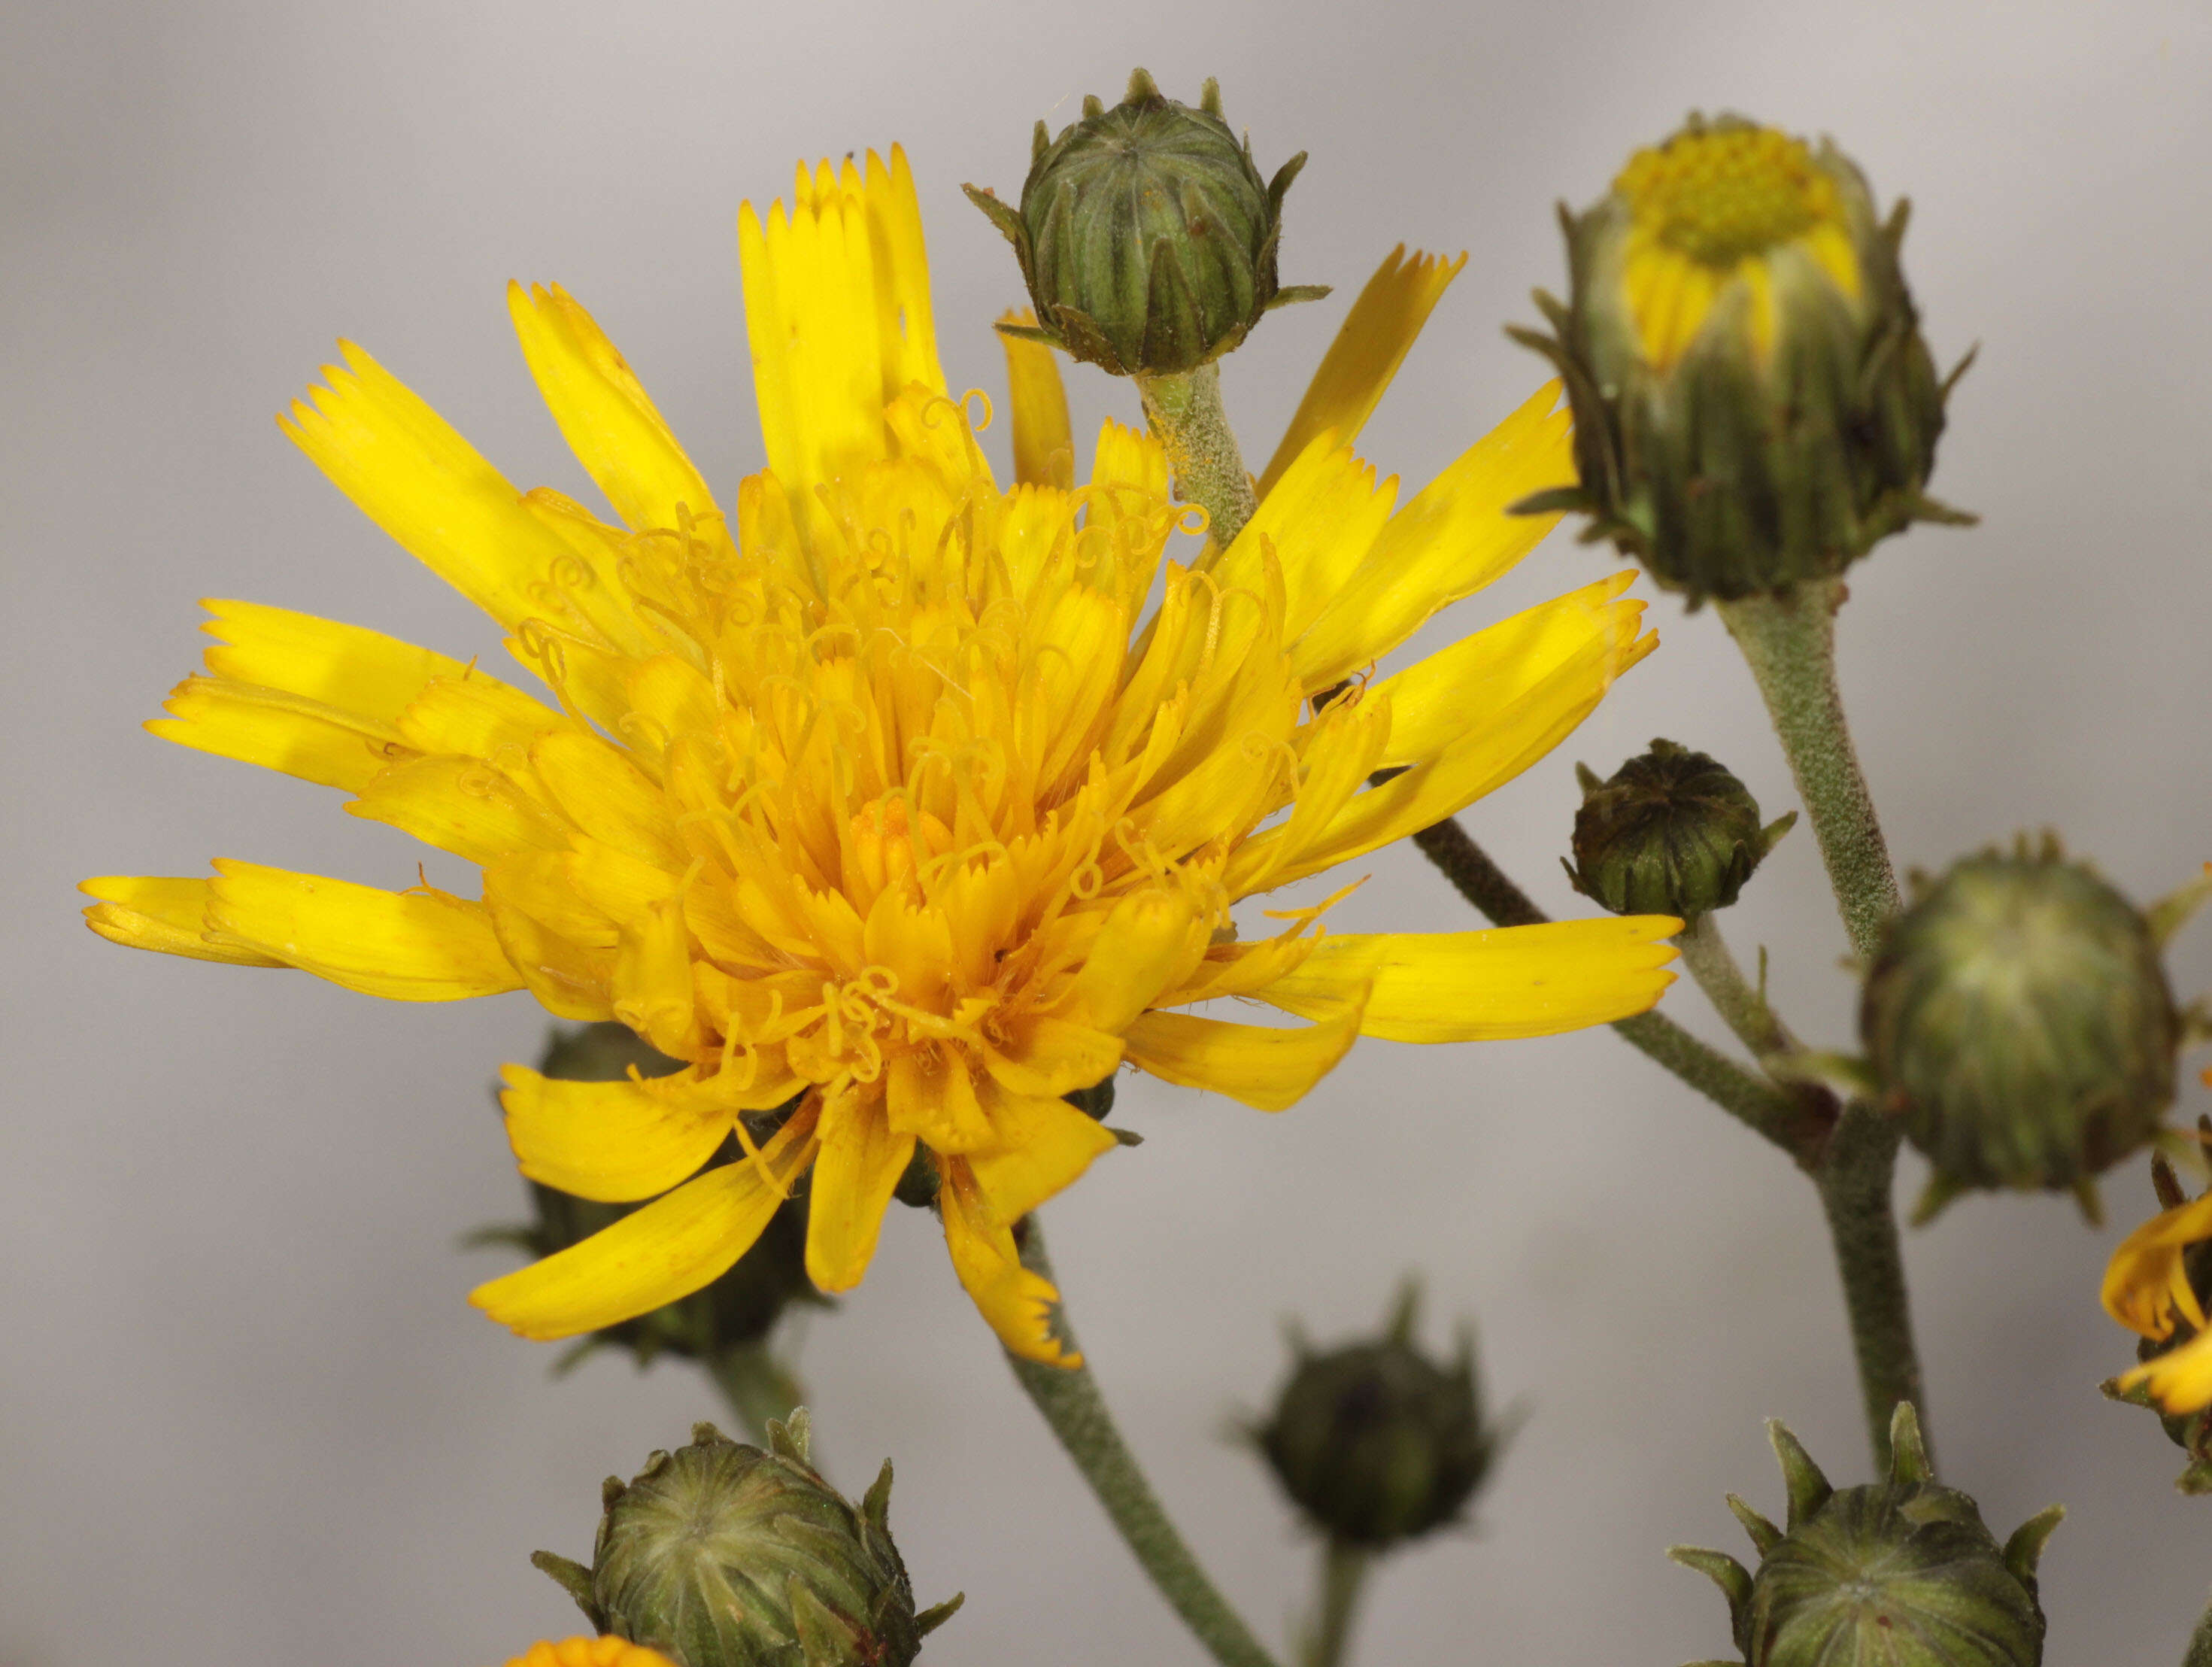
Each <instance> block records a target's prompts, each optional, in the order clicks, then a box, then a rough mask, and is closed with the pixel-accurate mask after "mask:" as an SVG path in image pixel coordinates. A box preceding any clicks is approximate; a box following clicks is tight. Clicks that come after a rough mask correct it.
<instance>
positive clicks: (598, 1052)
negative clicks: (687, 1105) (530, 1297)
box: [476, 1022, 830, 1412]
mask: <svg viewBox="0 0 2212 1667" xmlns="http://www.w3.org/2000/svg"><path fill="white" fill-rule="evenodd" d="M682 1068H683V1065H682V1062H680V1061H678V1060H673V1059H670V1058H668V1057H667V1056H665V1055H664V1054H662V1053H659V1051H657V1050H656V1049H653V1047H652V1046H651V1045H650V1044H649V1043H645V1042H642V1041H641V1040H640V1039H639V1038H638V1037H637V1035H636V1033H635V1032H634V1031H631V1029H630V1028H629V1026H628V1025H617V1024H612V1023H604V1022H603V1023H599V1024H595V1025H583V1026H581V1027H580V1028H579V1029H576V1030H562V1029H559V1028H556V1030H555V1031H554V1032H553V1034H552V1036H551V1037H550V1038H549V1040H548V1041H547V1043H546V1048H545V1055H544V1058H543V1059H542V1060H541V1061H540V1062H539V1064H538V1069H539V1070H540V1071H541V1072H543V1073H544V1074H545V1075H547V1076H549V1077H556V1078H559V1079H562V1080H565V1081H570V1082H612V1081H615V1080H618V1079H620V1078H622V1077H624V1076H627V1075H628V1074H629V1073H630V1071H631V1070H632V1069H635V1070H636V1072H637V1073H638V1074H639V1075H641V1076H648V1077H656V1076H665V1075H668V1074H671V1073H673V1072H675V1071H678V1070H681V1069H682ZM788 1109H789V1108H788V1107H779V1108H778V1109H777V1110H775V1111H774V1112H769V1113H765V1114H759V1115H758V1116H757V1117H750V1118H749V1122H753V1123H755V1124H756V1125H757V1127H756V1128H755V1129H754V1132H755V1133H756V1134H757V1135H759V1136H760V1137H761V1138H763V1139H764V1138H766V1135H767V1134H768V1133H769V1130H770V1129H772V1128H773V1127H774V1125H775V1123H776V1122H778V1121H780V1119H781V1115H782V1114H783V1113H784V1112H785V1111H786V1110H788ZM742 1155H743V1154H742V1151H741V1149H740V1148H739V1147H738V1143H737V1141H735V1140H732V1141H726V1142H725V1144H724V1146H723V1148H722V1150H721V1151H720V1152H719V1153H716V1154H715V1155H714V1159H713V1162H714V1163H715V1164H723V1163H733V1162H737V1161H738V1160H739V1159H740V1158H741V1157H742ZM529 1186H530V1196H531V1202H532V1205H533V1206H534V1208H535V1214H536V1217H537V1219H536V1220H534V1221H533V1222H532V1223H531V1224H530V1225H529V1226H523V1227H513V1228H507V1227H501V1228H492V1229H489V1230H487V1231H485V1232H482V1233H479V1234H477V1235H476V1238H477V1242H479V1243H501V1244H513V1245H514V1246H516V1247H517V1248H518V1249H520V1250H526V1251H528V1252H529V1253H530V1255H531V1256H533V1257H542V1256H551V1255H552V1254H553V1253H554V1252H555V1251H556V1250H566V1249H568V1246H570V1245H571V1244H577V1243H579V1242H580V1241H581V1240H583V1239H586V1238H590V1237H591V1236H592V1234H593V1233H595V1232H599V1229H600V1228H602V1227H605V1226H611V1225H612V1224H613V1223H615V1222H616V1221H618V1220H621V1219H622V1218H623V1216H625V1215H628V1214H629V1213H630V1212H631V1211H632V1210H634V1209H636V1208H638V1206H637V1205H635V1204H603V1203H599V1202H596V1201H594V1200H592V1199H588V1198H578V1197H576V1196H574V1195H573V1194H569V1193H565V1192H559V1191H556V1190H555V1189H553V1188H551V1187H549V1186H545V1185H543V1184H541V1183H538V1182H536V1181H532V1182H531V1183H529ZM793 1303H800V1304H808V1305H821V1306H825V1307H826V1306H829V1305H830V1299H829V1298H828V1297H825V1296H823V1294H822V1293H820V1292H819V1291H817V1290H816V1289H815V1288H814V1282H813V1281H811V1280H810V1279H809V1278H808V1277H807V1275H806V1198H805V1193H804V1191H803V1190H802V1191H799V1192H796V1193H794V1195H793V1197H792V1198H791V1200H790V1201H789V1202H787V1203H785V1204H784V1205H782V1206H781V1208H778V1209H777V1211H776V1213H775V1215H774V1217H772V1218H771V1219H770V1220H769V1224H768V1226H767V1227H766V1228H765V1229H764V1230H763V1232H762V1233H761V1236H760V1238H758V1239H757V1240H756V1241H755V1242H754V1244H753V1247H752V1248H751V1249H750V1250H747V1251H746V1252H745V1253H744V1255H743V1256H739V1257H738V1260H737V1262H736V1263H735V1264H734V1265H733V1266H732V1268H731V1269H730V1270H729V1271H728V1272H727V1273H726V1274H724V1275H722V1276H721V1277H720V1278H719V1279H717V1280H715V1281H714V1282H713V1283H712V1284H710V1285H708V1286H706V1287H702V1289H700V1290H697V1291H694V1292H693V1293H691V1294H690V1296H688V1297H679V1298H678V1299H677V1300H676V1301H674V1302H671V1303H670V1304H668V1305H666V1306H665V1307H661V1308H656V1309H653V1311H651V1312H649V1313H645V1314H641V1315H639V1316H638V1317H636V1318H635V1319H634V1320H624V1321H623V1322H622V1323H619V1324H617V1325H611V1326H609V1327H607V1328H606V1329H604V1330H601V1331H595V1332H593V1333H592V1335H590V1336H589V1337H588V1338H586V1340H585V1342H584V1343H583V1344H582V1345H581V1348H580V1350H579V1351H578V1352H577V1353H575V1354H572V1355H571V1356H570V1357H569V1360H571V1361H573V1360H578V1359H580V1358H581V1357H582V1355H583V1354H586V1353H588V1352H590V1351H591V1350H592V1349H594V1348H607V1347H614V1348H626V1349H629V1350H630V1351H631V1352H632V1353H633V1354H635V1355H636V1356H637V1359H638V1363H639V1365H641V1366H644V1365H647V1364H650V1363H651V1362H652V1361H653V1360H654V1359H655V1358H657V1357H658V1356H659V1355H663V1354H673V1355H678V1356H681V1357H683V1358H684V1359H687V1360H713V1359H716V1358H718V1357H719V1358H720V1359H722V1360H725V1361H731V1360H733V1358H734V1357H733V1354H732V1351H735V1350H741V1349H744V1348H749V1347H750V1346H752V1345H757V1344H760V1343H762V1342H764V1340H765V1339H766V1338H767V1336H768V1335H769V1332H770V1331H771V1330H772V1329H774V1328H775V1323H776V1321H777V1320H778V1319H779V1318H781V1316H782V1315H783V1312H784V1311H785V1310H786V1309H787V1308H788V1307H790V1306H791V1305H793ZM750 1365H751V1366H752V1368H753V1369H755V1370H756V1371H773V1370H775V1368H773V1367H772V1366H771V1364H770V1363H769V1362H768V1361H767V1360H765V1359H762V1360H754V1361H752V1362H751V1363H750ZM763 1388H764V1390H773V1391H774V1392H772V1393H769V1395H768V1397H767V1399H768V1400H769V1401H774V1400H775V1398H776V1395H777V1394H782V1395H784V1396H786V1398H785V1399H783V1401H782V1404H781V1405H780V1406H776V1407H775V1408H774V1409H775V1411H778V1412H781V1411H785V1410H787V1409H788V1408H790V1406H791V1405H792V1404H793V1402H794V1401H795V1399H796V1394H795V1390H796V1385H795V1384H790V1383H789V1382H788V1381H786V1382H785V1383H783V1384H779V1385H763ZM764 1404H765V1402H764Z"/></svg>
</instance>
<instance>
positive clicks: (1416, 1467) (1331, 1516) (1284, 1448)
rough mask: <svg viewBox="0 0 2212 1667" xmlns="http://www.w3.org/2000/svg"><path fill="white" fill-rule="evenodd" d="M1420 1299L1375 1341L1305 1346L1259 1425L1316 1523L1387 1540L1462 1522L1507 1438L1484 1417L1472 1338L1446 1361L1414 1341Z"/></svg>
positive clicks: (1272, 1457) (1287, 1483) (1410, 1298)
mask: <svg viewBox="0 0 2212 1667" xmlns="http://www.w3.org/2000/svg"><path fill="white" fill-rule="evenodd" d="M1414 1311H1415V1297H1414V1293H1413V1291H1412V1290H1411V1289H1410V1288H1409V1289H1408V1290H1407V1293H1406V1294H1405V1295H1404V1297H1403V1298H1401V1300H1400V1304H1399V1307H1398V1310H1397V1311H1396V1313H1395V1316H1394V1317H1393V1318H1392V1321H1391V1323H1390V1326H1389V1331H1388V1333H1387V1335H1384V1336H1383V1337H1382V1338H1381V1339H1379V1340H1377V1341H1375V1342H1359V1343H1352V1344H1347V1345H1346V1346H1345V1347H1343V1348H1334V1349H1330V1350H1328V1351H1327V1352H1326V1353H1323V1354H1308V1353H1306V1352H1305V1350H1304V1347H1303V1346H1301V1347H1300V1348H1299V1354H1298V1359H1297V1361H1296V1363H1295V1364H1294V1365H1293V1366H1292V1369H1291V1376H1290V1379H1289V1381H1288V1382H1287V1383H1285V1384H1284V1386H1283V1388H1282V1390H1281V1392H1280V1393H1279V1395H1278V1396H1276V1398H1275V1409H1274V1412H1273V1415H1272V1416H1270V1417H1269V1418H1268V1420H1267V1422H1266V1423H1265V1424H1262V1425H1260V1426H1258V1427H1255V1429H1254V1430H1253V1431H1252V1435H1253V1437H1254V1439H1255V1441H1256V1442H1257V1444H1258V1445H1259V1447H1260V1450H1261V1452H1262V1453H1263V1454H1265V1455H1266V1457H1267V1463H1268V1465H1269V1466H1270V1468H1272V1469H1273V1471H1274V1473H1275V1476H1276V1479H1277V1480H1278V1481H1280V1482H1281V1483H1282V1485H1283V1489H1284V1491H1285V1493H1287V1494H1289V1495H1290V1496H1291V1500H1293V1501H1295V1502H1296V1503H1297V1506H1298V1507H1299V1508H1300V1509H1301V1510H1302V1511H1303V1512H1304V1513H1305V1515H1306V1517H1307V1518H1309V1519H1310V1521H1311V1523H1312V1524H1313V1525H1314V1526H1315V1527H1316V1528H1317V1529H1319V1530H1322V1532H1324V1533H1326V1534H1328V1535H1329V1536H1332V1537H1334V1538H1335V1539H1338V1540H1340V1541H1343V1542H1346V1544H1349V1545H1354V1546H1361V1547H1367V1548H1379V1547H1383V1546H1387V1545H1390V1544H1393V1543H1395V1542H1397V1541H1400V1540H1404V1539H1409V1538H1412V1537H1413V1536H1416V1535H1420V1534H1425V1533H1427V1532H1429V1531H1430V1530H1431V1529H1435V1528H1438V1527H1442V1526H1443V1525H1444V1524H1447V1523H1451V1522H1455V1521H1457V1520H1458V1519H1459V1518H1460V1515H1461V1513H1462V1510H1463V1509H1464V1507H1465V1506H1466V1505H1467V1503H1468V1500H1469V1499H1471V1498H1472V1497H1473V1496H1474V1492H1475V1490H1476V1488H1479V1487H1480V1486H1481V1484H1482V1481H1483V1479H1484V1478H1485V1477H1486V1475H1488V1474H1489V1472H1490V1468H1491V1464H1492V1460H1493V1459H1494V1458H1495V1457H1497V1453H1498V1446H1499V1444H1500V1441H1501V1439H1502V1438H1501V1437H1500V1435H1499V1433H1498V1431H1497V1430H1496V1429H1494V1428H1492V1427H1487V1426H1486V1425H1485V1424H1484V1423H1483V1421H1482V1406H1481V1398H1480V1393H1479V1391H1478V1390H1477V1388H1476V1384H1475V1378H1474V1338H1473V1336H1472V1335H1466V1334H1462V1337H1461V1339H1460V1346H1459V1353H1458V1354H1457V1357H1456V1358H1455V1360H1453V1361H1452V1362H1451V1364H1450V1365H1449V1366H1443V1365H1439V1364H1438V1363H1437V1362H1436V1361H1434V1360H1431V1359H1430V1358H1429V1357H1428V1356H1427V1355H1426V1354H1423V1353H1422V1352H1421V1350H1420V1349H1419V1348H1417V1347H1416V1346H1415V1344H1414V1342H1413V1317H1414Z"/></svg>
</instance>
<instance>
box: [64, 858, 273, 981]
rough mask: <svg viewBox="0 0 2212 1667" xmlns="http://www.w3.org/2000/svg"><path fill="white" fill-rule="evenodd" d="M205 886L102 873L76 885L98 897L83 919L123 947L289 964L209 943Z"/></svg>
mask: <svg viewBox="0 0 2212 1667" xmlns="http://www.w3.org/2000/svg"><path fill="white" fill-rule="evenodd" d="M209 885H210V882H209V881H207V880H204V879H163V878H161V877H158V876H155V875H151V874H102V875H100V877H99V878H98V879H88V880H86V881H84V882H82V884H81V885H78V887H77V888H76V889H77V890H78V891H82V892H83V893H84V894H85V896H87V897H98V898H99V899H100V902H99V903H96V904H95V905H94V907H92V908H90V909H88V910H85V911H84V923H85V924H86V925H87V926H88V927H90V928H92V929H93V930H94V932H97V933H98V934H100V936H101V937H103V938H105V939H106V940H108V942H110V943H115V944H121V945H123V946H125V948H126V949H151V950H156V951H158V952H161V954H164V955H183V956H185V957H188V958H191V959H192V960H195V961H218V962H222V963H224V964H228V965H230V966H241V967H281V966H289V965H290V964H291V963H290V962H289V961H280V960H278V959H277V958H276V957H275V956H273V955H264V954H262V953H261V952H259V951H258V950H253V949H246V948H244V947H242V946H238V945H234V944H218V943H210V942H209V941H208V940H207V937H206V935H205V922H206V917H207V903H208V887H209Z"/></svg>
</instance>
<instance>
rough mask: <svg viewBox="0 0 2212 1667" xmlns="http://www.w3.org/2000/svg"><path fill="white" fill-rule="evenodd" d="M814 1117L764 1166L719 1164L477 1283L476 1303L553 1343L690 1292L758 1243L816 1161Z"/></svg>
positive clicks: (768, 1149) (787, 1130)
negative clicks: (561, 1246) (562, 1246)
mask: <svg viewBox="0 0 2212 1667" xmlns="http://www.w3.org/2000/svg"><path fill="white" fill-rule="evenodd" d="M815 1121H816V1117H815V1112H814V1110H813V1109H812V1107H811V1106H808V1105H802V1106H801V1107H800V1108H799V1110H798V1111H796V1112H794V1113H793V1116H792V1118H791V1121H790V1122H787V1123H786V1124H785V1125H784V1126H783V1127H782V1128H781V1129H779V1130H777V1131H776V1135H775V1138H774V1139H773V1140H771V1141H769V1143H768V1144H767V1145H766V1146H765V1147H763V1148H762V1149H761V1159H762V1161H761V1162H760V1163H755V1162H753V1161H751V1160H750V1159H746V1160H744V1161H742V1162H738V1163H732V1164H725V1165H721V1166H720V1168H718V1169H710V1170H708V1171H707V1172H706V1173H705V1174H704V1175H702V1176H699V1177H696V1178H695V1179H693V1180H690V1181H687V1182H685V1183H684V1184H683V1185H682V1186H680V1187H678V1188H677V1189H676V1190H675V1191H673V1192H671V1193H670V1194H668V1195H666V1196H665V1197H663V1198H657V1199H655V1200H654V1201H653V1202H652V1203H650V1204H647V1205H646V1206H645V1207H644V1208H642V1209H639V1210H636V1211H634V1212H633V1213H631V1214H629V1215H626V1216H624V1217H623V1219H622V1220H619V1221H617V1222H616V1223H615V1224H614V1225H613V1226H611V1227H604V1228H601V1229H600V1230H599V1232H596V1233H593V1234H592V1236H591V1237H590V1238H587V1239H585V1240H584V1241H583V1242H582V1243H581V1244H572V1245H570V1246H569V1247H568V1249H567V1250H559V1251H556V1252H555V1253H554V1254H553V1255H551V1256H547V1257H545V1258H544V1259H543V1260H542V1261H538V1262H532V1263H531V1264H530V1266H528V1267H527V1268H522V1269H517V1270H516V1271H515V1272H513V1273H512V1274H508V1275H505V1276H504V1277H502V1278H500V1279H495V1280H492V1281H489V1283H487V1284H483V1285H480V1286H478V1287H477V1288H476V1289H475V1290H474V1291H471V1293H469V1300H470V1301H471V1302H472V1303H474V1304H475V1305H477V1307H478V1308H481V1309H483V1311H484V1312H485V1313H487V1314H489V1316H491V1317H492V1318H494V1319H495V1320H497V1321H498V1322H499V1323H501V1325H504V1326H507V1327H509V1328H511V1329H513V1330H514V1331H515V1332H517V1333H518V1334H520V1335H522V1336H525V1337H529V1338H532V1339H534V1340H535V1341H537V1342H551V1341H552V1340H554V1339H556V1338H559V1337H573V1336H574V1335H576V1334H577V1333H579V1332H582V1331H596V1330H598V1329H599V1328H600V1327H602V1326H608V1325H615V1324H618V1323H621V1322H622V1321H623V1320H628V1319H635V1317H637V1316H638V1315H640V1314H642V1313H645V1312H647V1311H648V1310H651V1309H654V1308H659V1307H660V1306H661V1305H664V1304H665V1303H671V1302H674V1301H675V1300H676V1299H678V1297H686V1296H689V1295H690V1293H692V1292H694V1291H696V1290H697V1289H698V1288H699V1287H701V1286H702V1285H705V1284H707V1283H708V1281H712V1280H714V1279H717V1278H719V1277H720V1275H722V1274H724V1273H725V1272H726V1271H727V1270H728V1269H729V1267H730V1265H731V1264H732V1262H735V1261H737V1259H738V1257H739V1256H743V1255H744V1253H745V1252H746V1251H747V1250H750V1249H751V1248H752V1244H753V1241H754V1240H755V1239H757V1238H759V1237H760V1236H761V1232H762V1230H763V1228H765V1227H766V1226H768V1224H769V1218H770V1217H772V1216H773V1215H774V1214H775V1211H776V1207H777V1206H778V1205H779V1204H781V1202H783V1197H784V1190H787V1189H788V1188H789V1186H790V1183H791V1181H792V1179H793V1177H795V1176H797V1175H798V1174H799V1171H802V1170H803V1169H805V1166H806V1165H808V1164H810V1163H811V1162H812V1161H813V1160H814V1154H815V1151H816V1147H817V1141H816V1139H815V1132H814V1130H815ZM763 1167H765V1168H766V1169H767V1171H769V1175H768V1176H767V1177H764V1176H763V1174H762V1170H763ZM769 1177H774V1179H775V1183H776V1184H775V1185H770V1184H769ZM779 1188H781V1189H783V1190H779Z"/></svg>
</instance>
